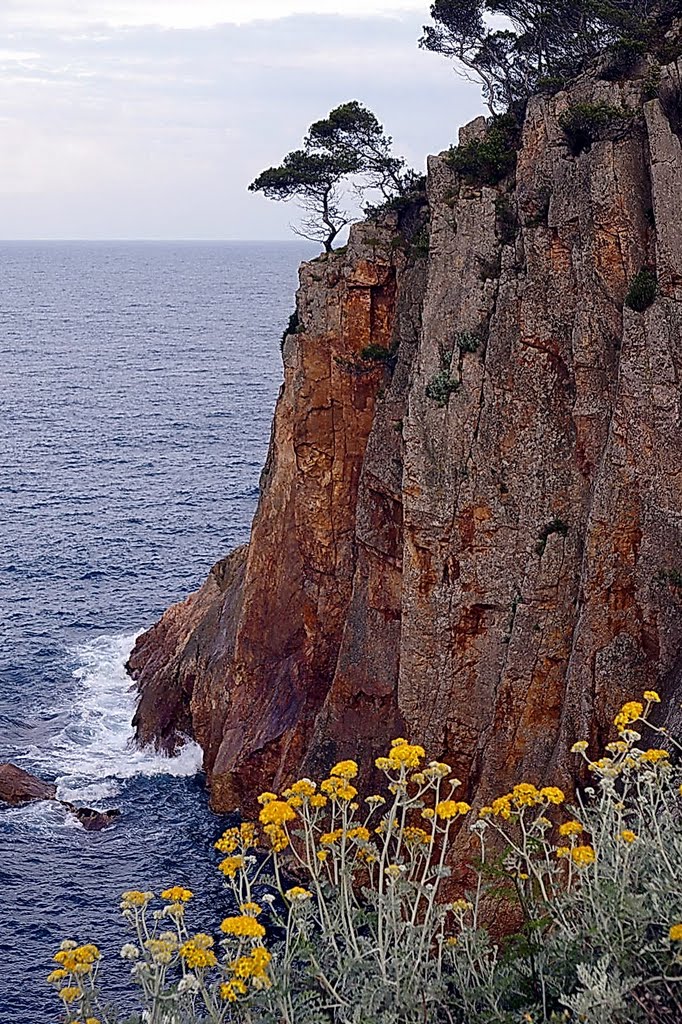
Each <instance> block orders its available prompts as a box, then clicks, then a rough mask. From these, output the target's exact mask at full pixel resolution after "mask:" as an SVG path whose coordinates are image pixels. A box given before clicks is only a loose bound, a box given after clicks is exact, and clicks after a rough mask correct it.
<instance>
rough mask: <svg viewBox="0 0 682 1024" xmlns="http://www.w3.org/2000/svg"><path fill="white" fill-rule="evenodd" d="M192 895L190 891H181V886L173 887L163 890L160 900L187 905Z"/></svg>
mask: <svg viewBox="0 0 682 1024" xmlns="http://www.w3.org/2000/svg"><path fill="white" fill-rule="evenodd" d="M193 895H194V893H193V892H192V891H191V889H183V887H182V886H181V885H173V886H171V888H170V889H164V891H163V892H162V893H161V899H162V900H166V901H167V902H168V903H189V901H190V900H191V899H192V897H193Z"/></svg>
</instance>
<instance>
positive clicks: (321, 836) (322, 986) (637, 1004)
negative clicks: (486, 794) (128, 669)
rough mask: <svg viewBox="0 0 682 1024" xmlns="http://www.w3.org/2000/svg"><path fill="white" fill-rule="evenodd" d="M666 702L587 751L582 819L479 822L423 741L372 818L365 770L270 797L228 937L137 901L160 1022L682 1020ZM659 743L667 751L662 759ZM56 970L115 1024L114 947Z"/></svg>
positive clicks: (679, 862) (139, 960)
mask: <svg viewBox="0 0 682 1024" xmlns="http://www.w3.org/2000/svg"><path fill="white" fill-rule="evenodd" d="M658 702H659V697H658V694H656V693H655V692H653V691H647V692H646V693H645V694H644V696H643V699H642V700H641V701H638V700H637V701H629V702H628V703H626V704H625V705H624V706H623V707H622V709H621V710H620V712H619V713H618V715H617V716H616V719H615V725H616V728H617V731H618V739H617V740H615V741H614V742H612V743H609V744H608V745H607V747H606V752H605V754H604V756H602V757H600V758H599V759H597V760H595V761H592V760H591V759H590V757H589V756H588V753H587V748H588V744H587V742H586V741H578V742H577V743H576V744H575V745H574V748H573V750H574V752H575V753H576V754H577V755H578V756H579V757H581V758H584V760H585V762H586V770H588V771H590V772H591V773H592V775H593V778H594V783H593V785H592V787H591V788H588V789H586V790H585V792H584V794H583V795H582V796H581V797H580V798H579V799H578V804H577V806H576V807H574V808H571V809H569V810H568V811H567V810H564V809H563V808H564V804H565V797H564V794H563V792H562V791H561V790H560V789H558V788H557V787H555V786H547V787H543V788H539V787H537V786H535V785H533V784H532V783H529V782H520V783H519V784H517V785H516V786H514V787H513V789H512V790H511V791H510V792H508V793H504V794H502V795H501V796H499V797H497V798H496V799H494V800H493V801H492V802H491V803H490V805H489V806H487V807H482V808H480V810H479V811H478V814H476V815H475V814H474V812H473V811H472V808H471V807H470V806H469V805H468V804H467V803H466V802H465V801H464V800H462V799H461V797H460V796H459V795H458V790H459V789H460V787H461V783H460V782H459V780H458V779H456V778H453V776H452V770H451V768H450V766H449V765H447V764H442V763H440V762H437V761H430V762H427V761H426V756H425V752H424V749H423V748H422V747H421V746H419V745H418V744H410V743H408V742H407V741H406V740H404V739H397V740H394V742H393V743H392V745H391V748H390V750H389V751H388V753H387V755H386V756H385V757H380V758H379V759H378V760H377V762H376V765H377V768H378V769H379V771H380V772H381V773H383V775H384V777H385V780H386V784H385V786H384V787H383V788H384V793H382V794H376V795H371V796H368V797H366V798H365V799H364V800H363V799H362V798H361V796H360V794H359V793H358V789H357V788H356V787H357V785H358V783H357V777H358V766H357V764H356V763H355V762H354V761H352V760H345V761H341V762H339V763H338V764H336V765H334V766H333V767H332V768H331V770H330V772H329V775H328V777H327V778H325V779H324V780H322V781H321V782H320V783H319V784H318V783H316V782H314V781H313V780H311V779H307V778H304V779H299V780H298V781H297V782H294V783H293V784H292V785H291V786H290V787H289V788H288V789H285V790H284V791H283V792H282V793H281V794H278V793H263V794H261V796H260V797H259V798H258V799H259V803H260V805H261V811H260V815H259V821H258V823H252V822H244V823H243V824H242V825H240V826H239V827H234V828H230V829H228V830H227V831H226V832H225V833H224V835H223V836H222V837H221V838H220V839H219V840H218V842H217V843H216V847H217V849H218V850H219V851H220V853H221V854H222V856H223V860H222V861H221V863H220V865H219V868H220V871H221V872H222V874H223V875H224V876H225V878H226V880H227V884H228V889H229V893H230V896H229V901H230V902H229V906H228V908H227V915H226V917H225V918H224V920H223V922H222V925H221V936H220V937H219V939H216V938H215V937H214V936H211V935H208V934H206V933H204V932H197V931H195V930H194V928H193V927H190V924H189V920H188V918H189V917H190V910H189V907H190V905H191V900H192V892H191V891H190V890H188V889H186V888H184V887H183V886H178V885H175V886H172V887H170V888H168V889H167V890H165V891H164V892H162V893H161V902H160V903H159V902H158V901H157V900H156V898H155V896H154V894H153V893H151V892H143V891H138V890H133V891H130V892H126V893H124V895H123V898H122V903H121V908H122V912H123V916H124V918H125V919H126V921H127V922H128V924H129V926H130V928H131V930H132V941H131V942H130V943H127V944H126V945H125V946H124V947H123V948H122V950H121V956H122V957H123V959H124V960H125V961H127V962H128V963H129V964H130V965H131V967H132V973H133V976H134V978H135V979H136V981H137V983H138V984H139V986H140V989H141V999H142V1004H143V1019H144V1020H145V1022H147V1024H162V1022H163V1024H190V1022H191V1024H197V1022H199V1021H205V1022H209V1021H210V1022H212V1024H226V1022H235V1024H236V1022H240V1024H319V1022H325V1024H446V1022H447V1024H493V1022H497V1024H514V1022H521V1021H555V1022H557V1024H558V1022H559V1021H566V1022H574V1024H577V1022H578V1021H580V1022H585V1024H635V1022H647V1024H654V1022H656V1024H673V1022H675V1021H679V1020H680V1014H681V1013H682V825H681V822H680V810H681V807H682V801H681V794H680V780H681V777H682V776H681V773H680V770H679V769H678V768H677V767H674V766H673V764H672V763H671V761H672V759H671V753H670V749H668V748H670V747H671V746H673V745H675V746H677V745H676V744H674V741H673V740H672V739H671V738H670V737H669V736H668V735H667V733H666V731H665V730H663V729H660V728H656V727H654V726H653V725H651V723H650V721H649V718H650V713H651V710H652V708H653V707H654V705H655V704H657V703H658ZM645 729H649V730H651V729H653V730H654V732H656V733H658V734H660V735H661V736H662V737H663V740H662V742H663V743H664V744H665V747H647V745H646V744H640V739H641V733H642V731H643V730H645ZM473 819H475V820H473ZM470 821H471V822H472V824H471V827H470V832H469V839H470V843H469V844H468V845H471V844H474V845H475V846H477V847H478V850H479V862H478V868H477V870H476V872H475V873H474V872H472V873H473V880H474V885H473V889H472V891H471V892H470V893H469V894H467V895H466V896H461V897H459V898H456V899H454V900H453V898H452V893H451V892H448V894H447V895H446V893H445V891H444V886H445V885H446V883H447V879H448V877H449V873H450V872H449V868H448V863H449V861H450V859H451V854H452V843H453V840H454V839H455V837H456V836H457V834H458V832H459V834H460V837H463V835H464V833H463V832H462V831H461V830H462V827H463V826H464V825H465V824H466V823H467V822H470ZM466 847H467V843H464V844H460V850H461V849H466ZM460 855H461V854H460ZM288 874H289V876H290V879H291V880H288V879H287V875H288ZM292 876H293V877H292ZM154 908H156V909H154ZM495 908H497V910H502V909H506V916H507V919H508V920H509V918H510V914H511V917H514V916H516V918H517V920H520V921H522V926H521V928H520V930H519V931H518V932H517V933H516V934H515V935H513V936H511V937H510V938H509V939H507V940H506V942H505V943H504V945H501V944H500V943H499V941H496V940H495V939H494V938H492V937H491V935H490V934H489V932H488V930H487V929H486V927H485V925H484V922H485V921H486V920H490V918H491V910H494V909H495ZM55 960H56V962H57V966H56V968H55V970H53V971H52V973H51V974H50V977H49V979H48V981H49V983H50V984H51V985H53V986H54V988H55V990H56V993H57V995H58V998H59V999H60V1000H61V1003H62V1005H63V1007H64V1011H65V1020H67V1021H69V1022H76V1021H78V1022H82V1021H86V1022H87V1024H98V1022H99V1021H105V1020H106V1021H107V1022H108V1021H110V1020H111V1017H109V1016H108V1015H107V1013H106V1012H105V1011H104V1010H103V1007H104V1005H105V1003H104V1001H103V997H102V994H101V992H100V989H99V977H98V973H99V967H100V962H101V957H100V952H99V950H98V948H97V947H96V946H94V945H92V944H86V945H80V946H79V945H77V944H76V943H75V942H72V941H67V942H64V943H63V944H62V947H61V949H60V950H59V951H58V952H57V954H56V956H55ZM139 1019H140V1018H139V1017H138V1018H135V1020H139Z"/></svg>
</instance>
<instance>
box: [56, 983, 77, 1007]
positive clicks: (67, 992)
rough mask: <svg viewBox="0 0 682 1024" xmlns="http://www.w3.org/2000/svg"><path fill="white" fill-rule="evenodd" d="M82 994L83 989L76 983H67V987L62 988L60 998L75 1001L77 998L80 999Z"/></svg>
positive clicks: (69, 1001) (65, 1000)
mask: <svg viewBox="0 0 682 1024" xmlns="http://www.w3.org/2000/svg"><path fill="white" fill-rule="evenodd" d="M82 995H83V990H82V989H80V988H78V987H77V986H76V985H67V986H66V988H63V989H61V991H60V993H59V998H60V999H62V1000H63V1001H64V1002H65V1003H73V1002H74V1001H75V1000H76V999H80V998H81V996H82Z"/></svg>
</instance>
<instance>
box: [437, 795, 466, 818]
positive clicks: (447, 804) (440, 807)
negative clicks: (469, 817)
mask: <svg viewBox="0 0 682 1024" xmlns="http://www.w3.org/2000/svg"><path fill="white" fill-rule="evenodd" d="M470 810H471V805H470V804H467V803H465V802H464V801H463V800H441V801H440V803H437V804H436V816H437V817H438V818H442V819H443V820H444V821H447V820H448V819H449V818H456V817H458V815H464V814H468V813H469V811H470Z"/></svg>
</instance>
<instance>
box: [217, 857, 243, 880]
mask: <svg viewBox="0 0 682 1024" xmlns="http://www.w3.org/2000/svg"><path fill="white" fill-rule="evenodd" d="M243 867H244V858H243V857H240V856H236V857H226V858H225V859H224V860H222V861H221V862H220V864H219V865H218V871H222V873H223V874H224V875H225V877H226V878H234V877H235V875H236V874H237V872H238V871H239V869H240V868H243Z"/></svg>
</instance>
